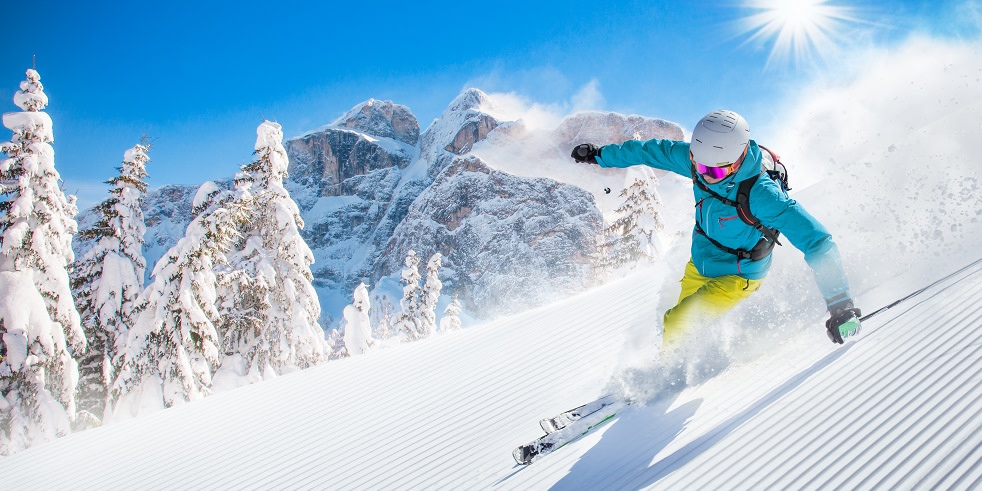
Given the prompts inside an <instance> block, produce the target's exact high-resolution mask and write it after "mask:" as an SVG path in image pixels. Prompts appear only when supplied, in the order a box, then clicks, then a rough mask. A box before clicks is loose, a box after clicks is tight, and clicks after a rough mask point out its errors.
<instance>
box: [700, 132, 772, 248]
mask: <svg viewBox="0 0 982 491" xmlns="http://www.w3.org/2000/svg"><path fill="white" fill-rule="evenodd" d="M760 149H761V150H763V152H761V156H762V157H763V158H762V159H761V164H760V167H761V169H760V170H761V171H760V173H759V174H757V175H755V176H753V177H751V178H749V179H746V180H743V181H740V184H739V187H738V188H737V195H736V201H734V200H731V199H729V198H726V197H724V196H721V195H719V194H718V193H716V192H715V191H713V190H711V189H709V186H706V184H705V183H703V182H702V181H701V180H699V176H698V174H697V173H696V169H695V165H693V166H692V183H693V184H694V185H696V186H698V187H699V189H702V190H703V191H705V192H707V193H709V195H710V196H712V197H713V198H716V199H718V200H719V201H722V202H723V203H726V204H727V205H730V206H732V207H734V208H736V210H737V216H739V217H740V220H742V221H743V223H746V224H747V225H750V226H751V227H753V228H755V229H757V230H758V231H760V233H762V234H764V236H763V237H761V239H760V241H759V242H757V245H755V246H754V248H753V249H750V250H747V249H734V248H732V247H727V246H725V245H723V244H720V243H719V242H717V241H716V240H715V239H713V238H712V237H710V236H709V235H707V234H706V232H705V231H704V230H703V229H702V227H700V226H699V223H698V222H696V232H698V233H699V234H701V235H702V236H703V237H705V238H706V239H708V240H709V242H710V243H712V244H713V245H714V246H716V247H718V248H719V249H722V250H724V251H726V252H729V253H730V254H733V255H735V256H736V257H737V260H740V259H749V260H751V261H757V260H758V259H763V258H765V257H767V255H769V254H770V253H771V251H772V250H773V249H774V244H777V245H783V244H781V241H780V240H778V237H779V236H780V235H781V232H779V231H778V230H776V229H772V228H768V227H765V226H764V224H762V223H760V220H759V219H758V218H757V217H756V216H754V214H753V213H752V212H751V211H750V188H752V187H753V186H754V184H756V183H757V179H759V178H760V176H762V175H765V174H766V175H767V177H769V178H770V179H771V180H773V181H774V182H776V183H777V185H778V186H780V187H781V189H783V190H784V191H785V192H787V191H790V190H791V186H789V185H788V168H787V167H785V166H784V164H783V163H781V158H780V157H779V156H778V155H777V154H776V153H774V152H772V151H771V150H770V149H768V148H767V147H764V146H763V145H761V146H760Z"/></svg>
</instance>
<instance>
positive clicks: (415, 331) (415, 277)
mask: <svg viewBox="0 0 982 491" xmlns="http://www.w3.org/2000/svg"><path fill="white" fill-rule="evenodd" d="M404 265H405V267H404V268H402V283H403V284H404V285H405V286H404V287H402V300H400V301H399V305H400V306H401V307H402V312H400V313H399V319H398V320H397V321H396V332H399V333H402V335H404V336H405V337H406V339H408V340H409V341H415V340H417V339H419V338H420V336H419V333H420V328H419V326H420V323H421V319H420V309H421V304H422V289H421V288H420V286H419V280H420V278H421V277H420V275H419V256H417V255H416V251H414V250H412V249H410V250H409V252H407V253H406V260H405V263H404Z"/></svg>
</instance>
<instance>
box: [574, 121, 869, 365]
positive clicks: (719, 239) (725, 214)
mask: <svg viewBox="0 0 982 491" xmlns="http://www.w3.org/2000/svg"><path fill="white" fill-rule="evenodd" d="M762 151H764V150H762V149H761V147H760V146H758V145H757V142H755V141H753V140H751V139H750V125H749V124H747V121H746V120H745V119H744V118H743V117H742V116H740V115H739V114H737V113H735V112H733V111H729V110H725V109H721V110H717V111H713V112H711V113H709V114H707V115H706V116H705V117H703V118H702V119H701V120H699V122H698V123H697V124H696V127H695V129H694V130H693V131H692V142H691V143H687V142H683V141H673V140H659V139H653V140H648V141H637V140H631V141H626V142H624V143H622V144H619V145H618V144H613V145H605V146H603V147H599V148H598V147H596V146H595V145H593V144H590V143H584V144H580V145H577V146H576V147H575V148H574V149H573V153H572V157H573V159H574V160H576V161H577V162H587V163H591V164H597V165H600V166H601V167H620V168H623V167H630V166H634V165H647V166H650V167H654V168H657V169H663V170H667V171H671V172H675V173H677V174H680V175H682V176H685V177H686V178H691V179H692V182H693V192H694V193H695V200H696V213H695V227H694V231H693V234H692V257H691V259H690V260H689V263H688V264H687V265H686V267H685V274H684V275H683V277H682V293H681V295H679V300H678V303H677V304H676V305H675V306H674V307H672V308H671V309H669V310H668V311H667V312H665V316H664V321H663V330H664V331H663V332H664V334H663V337H662V345H663V349H666V348H669V347H672V346H673V345H675V343H677V342H678V341H679V340H680V339H681V338H682V336H683V334H684V333H685V330H686V328H687V327H688V326H694V325H699V324H702V323H705V322H707V321H710V320H713V319H716V318H718V317H720V316H721V315H723V314H724V313H725V312H727V311H728V310H729V309H731V308H733V307H734V306H736V305H737V304H738V303H740V302H741V301H742V300H744V299H745V298H747V297H749V296H750V295H751V294H752V293H753V292H755V291H757V289H758V288H760V285H761V282H762V280H763V279H764V277H765V276H767V271H768V269H769V268H770V265H771V254H770V253H771V250H772V249H773V247H774V244H775V243H778V244H779V243H780V242H779V239H778V237H777V231H780V233H783V234H784V235H785V236H786V237H787V238H788V240H789V241H790V242H791V244H792V245H794V246H795V247H796V248H798V249H799V250H800V251H801V252H803V253H804V254H805V261H806V262H807V263H808V265H809V266H810V267H811V269H812V271H813V272H814V275H815V280H816V282H817V283H818V287H819V289H820V290H821V293H822V295H823V296H824V298H825V303H826V306H827V307H828V311H829V314H830V318H829V320H828V321H827V322H826V323H825V326H826V330H827V332H828V336H829V338H830V339H831V340H832V342H834V343H839V344H841V343H843V339H844V338H846V337H849V336H853V335H855V334H857V333H858V332H859V329H860V322H859V316H860V315H861V314H860V311H859V309H857V308H855V306H854V305H853V301H852V298H851V297H850V295H849V286H848V283H847V281H846V275H845V272H844V271H843V268H842V259H841V257H840V256H839V251H838V248H837V247H836V245H835V243H834V242H833V241H832V236H831V234H829V232H828V230H826V228H825V227H824V226H822V224H821V223H819V222H818V220H816V219H815V218H814V217H813V216H811V215H810V214H809V213H808V212H807V211H805V209H804V208H803V207H802V206H801V205H800V204H799V203H797V202H795V201H794V200H793V199H791V198H789V197H788V195H787V192H786V189H783V188H782V187H781V185H780V184H779V183H777V182H775V181H774V180H772V179H768V178H766V175H765V174H763V173H762V170H761V161H762V158H763V155H762ZM761 175H764V178H758V179H755V181H750V182H752V186H750V187H749V188H748V189H749V192H748V193H747V196H749V199H743V197H741V198H739V199H738V197H737V195H738V191H739V190H740V189H741V186H740V184H741V183H742V182H743V181H747V180H750V179H754V178H756V177H758V176H761ZM748 186H749V183H748ZM745 189H747V188H745ZM741 199H743V203H746V202H747V201H749V204H750V206H749V207H748V208H752V210H753V213H752V214H751V213H749V211H744V210H746V209H747V208H738V206H737V205H738V204H739V203H740V202H741ZM738 210H739V211H738ZM741 215H743V216H741ZM748 215H749V220H748ZM754 217H755V218H756V226H753V225H751V224H750V223H753V222H754ZM745 221H748V223H745Z"/></svg>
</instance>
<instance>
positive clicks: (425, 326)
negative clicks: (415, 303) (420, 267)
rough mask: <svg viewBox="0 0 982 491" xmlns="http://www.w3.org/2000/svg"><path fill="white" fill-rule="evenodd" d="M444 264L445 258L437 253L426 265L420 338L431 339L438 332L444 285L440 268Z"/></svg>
mask: <svg viewBox="0 0 982 491" xmlns="http://www.w3.org/2000/svg"><path fill="white" fill-rule="evenodd" d="M442 264H443V256H442V255H441V254H440V253H439V252H437V253H434V254H433V256H431V257H430V260H429V261H428V262H427V263H426V283H425V284H424V285H423V293H422V296H421V298H420V300H421V307H422V308H421V309H420V319H421V321H422V322H421V323H420V333H419V335H420V337H423V338H425V337H429V336H431V335H433V333H434V332H436V304H437V302H439V301H440V291H441V290H442V289H443V283H442V282H440V266H442Z"/></svg>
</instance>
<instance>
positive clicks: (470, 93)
mask: <svg viewBox="0 0 982 491" xmlns="http://www.w3.org/2000/svg"><path fill="white" fill-rule="evenodd" d="M490 100H491V98H490V97H489V96H488V94H486V93H485V92H484V91H482V90H480V89H475V88H469V89H467V90H464V91H463V92H461V93H460V95H458V96H457V97H456V98H455V99H454V100H453V102H451V103H450V105H449V106H447V109H446V111H444V112H443V117H444V118H445V117H446V116H447V115H448V114H449V113H455V112H466V111H479V110H480V108H481V106H482V105H483V104H487V103H488V102H489V101H490Z"/></svg>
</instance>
